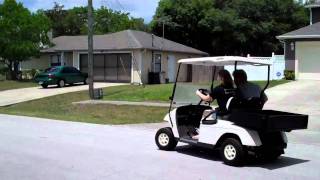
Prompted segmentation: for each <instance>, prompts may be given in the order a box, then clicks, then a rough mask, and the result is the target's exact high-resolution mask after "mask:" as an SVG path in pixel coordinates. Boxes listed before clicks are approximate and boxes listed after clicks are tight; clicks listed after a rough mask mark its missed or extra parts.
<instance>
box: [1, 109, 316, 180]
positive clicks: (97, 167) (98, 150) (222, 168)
mask: <svg viewBox="0 0 320 180" xmlns="http://www.w3.org/2000/svg"><path fill="white" fill-rule="evenodd" d="M154 134H155V130H154V128H151V127H146V128H141V126H140V127H138V126H108V125H95V124H85V123H73V122H64V121H54V120H47V119H39V118H30V117H18V116H8V115H0V179H5V180H24V179H28V180H31V179H32V180H43V179H46V180H51V179H52V180H57V179H59V180H62V179H68V180H70V179H75V180H80V179H92V180H95V179H108V180H111V179H138V180H141V179H152V180H156V179H170V180H172V179H192V180H194V179H209V180H212V179H260V180H261V179H319V177H320V171H319V167H320V153H319V151H320V143H319V140H318V139H314V140H313V141H308V143H305V142H304V141H303V140H302V139H303V138H304V134H305V133H302V132H300V133H297V137H298V138H296V139H295V140H294V141H290V143H289V145H288V149H287V150H286V154H285V155H284V156H283V157H281V158H280V159H279V160H277V161H275V162H273V163H267V164H264V163H259V162H254V161H252V162H250V163H249V164H248V165H247V166H244V167H230V166H227V165H225V164H223V163H222V162H221V160H220V157H219V155H218V154H217V153H215V152H209V151H203V150H201V149H197V148H192V147H189V146H185V145H183V144H179V146H178V148H177V150H176V151H171V152H165V151H160V150H158V149H157V147H156V145H155V143H154ZM299 135H301V137H300V138H302V139H301V140H300V139H299ZM317 137H319V136H317ZM289 140H290V139H289Z"/></svg>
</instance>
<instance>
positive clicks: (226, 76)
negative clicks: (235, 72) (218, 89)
mask: <svg viewBox="0 0 320 180" xmlns="http://www.w3.org/2000/svg"><path fill="white" fill-rule="evenodd" d="M218 75H219V77H220V78H221V80H222V84H223V85H224V86H225V87H226V88H233V80H232V77H231V75H230V73H229V71H227V70H225V69H223V70H220V71H219V72H218Z"/></svg>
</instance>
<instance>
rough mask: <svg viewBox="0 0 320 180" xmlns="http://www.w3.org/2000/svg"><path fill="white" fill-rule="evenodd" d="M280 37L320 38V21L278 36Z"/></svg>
mask: <svg viewBox="0 0 320 180" xmlns="http://www.w3.org/2000/svg"><path fill="white" fill-rule="evenodd" d="M277 38H278V39H280V40H284V39H320V22H318V23H315V24H312V25H310V26H306V27H303V28H300V29H298V30H295V31H291V32H288V33H286V34H283V35H280V36H277Z"/></svg>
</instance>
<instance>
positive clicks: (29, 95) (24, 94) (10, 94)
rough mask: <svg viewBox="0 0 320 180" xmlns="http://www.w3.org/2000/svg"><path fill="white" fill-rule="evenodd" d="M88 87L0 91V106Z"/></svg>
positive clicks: (100, 84) (99, 85) (110, 84)
mask: <svg viewBox="0 0 320 180" xmlns="http://www.w3.org/2000/svg"><path fill="white" fill-rule="evenodd" d="M119 85H122V84H119V83H94V87H95V88H104V87H109V86H119ZM87 89H88V85H74V86H66V87H63V88H58V87H55V86H52V87H48V88H46V89H44V88H42V87H41V86H39V87H31V88H22V89H13V90H6V91H0V106H8V105H12V104H16V103H21V102H25V101H30V100H35V99H40V98H44V97H49V96H54V95H58V94H64V93H69V92H76V91H83V90H87Z"/></svg>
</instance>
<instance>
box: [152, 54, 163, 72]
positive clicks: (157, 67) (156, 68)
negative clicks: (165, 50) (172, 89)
mask: <svg viewBox="0 0 320 180" xmlns="http://www.w3.org/2000/svg"><path fill="white" fill-rule="evenodd" d="M153 72H156V73H159V72H161V54H154V56H153Z"/></svg>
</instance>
